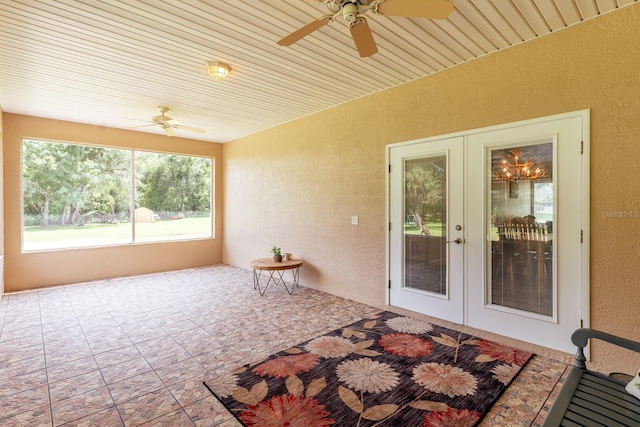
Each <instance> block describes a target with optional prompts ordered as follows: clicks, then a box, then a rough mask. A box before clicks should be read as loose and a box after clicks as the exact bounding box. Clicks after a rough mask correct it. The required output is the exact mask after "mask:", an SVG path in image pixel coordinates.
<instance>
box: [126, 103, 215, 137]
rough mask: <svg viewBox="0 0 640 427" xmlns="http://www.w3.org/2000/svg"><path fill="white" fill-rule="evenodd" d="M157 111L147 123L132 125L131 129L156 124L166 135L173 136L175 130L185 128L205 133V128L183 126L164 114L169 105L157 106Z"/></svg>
mask: <svg viewBox="0 0 640 427" xmlns="http://www.w3.org/2000/svg"><path fill="white" fill-rule="evenodd" d="M158 111H160V115H159V116H153V117H152V118H151V121H150V122H149V124H147V125H140V126H134V127H132V128H131V129H136V128H143V127H147V126H158V127H160V128H162V129H164V131H165V132H166V134H167V136H175V135H176V130H186V131H189V132H198V133H205V132H206V130H204V129H198V128H194V127H191V126H185V125H183V124H182V122H180V121H179V120H175V119H172V118H171V117H169V116H165V115H164V113H166V112H167V111H169V107H162V106H160V107H158Z"/></svg>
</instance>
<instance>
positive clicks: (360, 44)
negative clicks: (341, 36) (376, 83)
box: [349, 18, 378, 58]
mask: <svg viewBox="0 0 640 427" xmlns="http://www.w3.org/2000/svg"><path fill="white" fill-rule="evenodd" d="M349 31H351V37H353V41H354V42H356V48H358V53H359V54H360V56H361V57H363V58H365V57H367V56H371V55H373V54H374V53H376V52H377V51H378V47H377V46H376V41H375V40H374V39H373V34H372V33H371V30H370V29H369V24H367V20H366V19H364V18H359V19H358V20H357V21H355V22H354V23H353V24H351V25H350V26H349Z"/></svg>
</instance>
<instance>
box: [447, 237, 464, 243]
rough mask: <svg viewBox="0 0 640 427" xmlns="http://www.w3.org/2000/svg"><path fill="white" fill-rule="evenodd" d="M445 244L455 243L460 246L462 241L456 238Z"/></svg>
mask: <svg viewBox="0 0 640 427" xmlns="http://www.w3.org/2000/svg"><path fill="white" fill-rule="evenodd" d="M447 243H457V244H458V245H460V244H462V243H464V239H462V238H460V237H458V238H457V239H455V240H447Z"/></svg>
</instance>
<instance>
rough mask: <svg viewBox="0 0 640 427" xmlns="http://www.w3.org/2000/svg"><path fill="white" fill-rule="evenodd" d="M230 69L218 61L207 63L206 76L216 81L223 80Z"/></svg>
mask: <svg viewBox="0 0 640 427" xmlns="http://www.w3.org/2000/svg"><path fill="white" fill-rule="evenodd" d="M230 72H231V67H229V66H228V65H227V64H224V63H222V62H218V61H210V62H207V74H209V75H210V76H211V77H213V78H214V79H216V80H223V79H226V78H227V77H228V76H229V73H230Z"/></svg>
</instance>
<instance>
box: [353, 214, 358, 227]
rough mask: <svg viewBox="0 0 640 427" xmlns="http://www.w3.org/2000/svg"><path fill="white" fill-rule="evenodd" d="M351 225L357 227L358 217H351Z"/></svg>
mask: <svg viewBox="0 0 640 427" xmlns="http://www.w3.org/2000/svg"><path fill="white" fill-rule="evenodd" d="M351 225H358V217H357V216H352V217H351Z"/></svg>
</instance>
